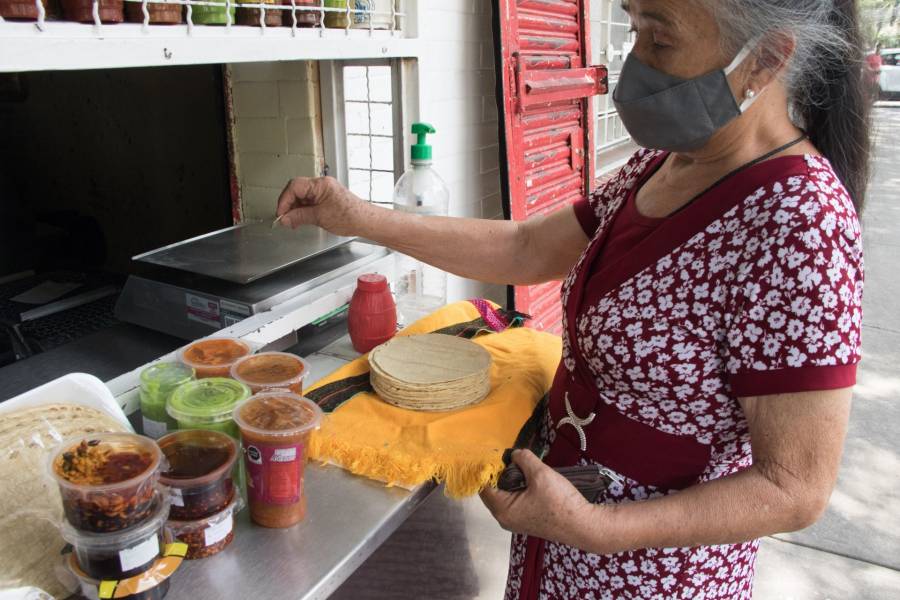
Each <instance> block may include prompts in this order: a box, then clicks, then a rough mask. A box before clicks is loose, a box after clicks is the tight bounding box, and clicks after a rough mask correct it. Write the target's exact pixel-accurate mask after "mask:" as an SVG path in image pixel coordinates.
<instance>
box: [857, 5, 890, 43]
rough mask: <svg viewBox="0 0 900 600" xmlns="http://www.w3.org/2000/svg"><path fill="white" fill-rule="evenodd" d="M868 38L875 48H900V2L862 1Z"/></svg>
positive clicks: (862, 11)
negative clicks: (879, 46)
mask: <svg viewBox="0 0 900 600" xmlns="http://www.w3.org/2000/svg"><path fill="white" fill-rule="evenodd" d="M859 5H860V9H861V13H862V18H863V23H864V26H865V31H866V37H867V38H868V39H869V41H870V43H871V44H872V45H873V46H874V45H875V44H876V43H878V44H881V46H882V47H885V48H887V47H897V46H900V0H860V3H859Z"/></svg>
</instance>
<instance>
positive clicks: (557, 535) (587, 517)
mask: <svg viewBox="0 0 900 600" xmlns="http://www.w3.org/2000/svg"><path fill="white" fill-rule="evenodd" d="M512 459H513V462H515V463H516V464H517V465H518V466H519V468H520V469H522V473H523V474H524V475H525V481H526V482H527V484H528V487H527V488H526V489H525V490H523V491H521V492H514V493H510V492H504V491H501V490H498V489H496V488H485V489H484V490H483V491H482V492H481V500H482V501H483V502H484V504H485V506H487V507H488V510H490V511H491V514H493V515H494V518H495V519H497V522H499V523H500V526H501V527H503V529H506V530H507V531H511V532H513V533H523V534H526V535H529V536H534V537H539V538H543V539H545V540H550V541H554V542H561V543H564V544H567V545H570V546H575V547H581V545H582V544H583V543H584V541H585V537H584V534H585V533H586V530H587V529H592V528H594V527H595V526H596V522H594V521H595V520H596V515H595V514H594V512H595V509H597V506H595V505H593V504H591V503H589V502H588V501H587V500H586V499H585V497H584V496H582V495H581V493H580V492H579V491H578V490H577V489H575V486H573V485H572V484H571V483H570V482H569V480H568V479H566V478H565V477H563V476H562V475H560V474H559V473H557V472H556V471H555V470H553V469H552V468H550V467H548V466H547V465H545V464H544V463H543V462H542V461H541V459H539V458H538V457H537V456H535V455H534V453H533V452H531V451H530V450H516V451H515V452H513V455H512Z"/></svg>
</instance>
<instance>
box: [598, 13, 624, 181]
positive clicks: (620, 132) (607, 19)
mask: <svg viewBox="0 0 900 600" xmlns="http://www.w3.org/2000/svg"><path fill="white" fill-rule="evenodd" d="M592 13H593V23H592V28H591V36H592V37H593V38H594V39H593V40H592V42H593V45H594V48H595V49H596V50H595V52H594V56H595V61H597V62H603V63H604V64H606V65H607V67H608V69H609V89H610V92H611V91H612V90H613V89H614V88H615V85H616V83H618V80H619V74H620V73H621V72H622V65H623V64H624V62H625V58H626V57H627V56H628V53H629V52H631V48H632V47H633V46H634V33H633V32H631V20H630V18H629V17H628V13H626V12H625V11H624V10H622V6H621V3H620V1H619V0H594V2H593V3H592ZM595 115H596V118H597V121H596V128H595V135H594V139H595V145H596V148H595V150H596V152H597V159H598V160H597V167H598V169H604V168H605V167H606V165H607V163H608V162H609V161H608V160H607V158H608V157H609V155H611V154H615V152H614V151H615V150H616V149H618V148H619V147H621V146H624V145H627V144H628V142H630V141H631V137H630V136H629V135H628V132H627V131H626V130H625V126H624V125H623V124H622V120H621V119H620V118H619V116H618V114H617V113H616V109H615V106H614V105H613V102H612V95H611V93H610V94H607V95H604V96H598V97H597V98H596V99H595Z"/></svg>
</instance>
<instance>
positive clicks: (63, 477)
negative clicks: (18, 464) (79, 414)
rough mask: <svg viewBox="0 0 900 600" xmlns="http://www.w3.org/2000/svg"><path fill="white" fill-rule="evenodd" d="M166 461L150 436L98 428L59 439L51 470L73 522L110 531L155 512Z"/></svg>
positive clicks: (81, 527)
mask: <svg viewBox="0 0 900 600" xmlns="http://www.w3.org/2000/svg"><path fill="white" fill-rule="evenodd" d="M161 462H162V452H161V451H160V449H159V446H157V445H156V443H155V442H154V441H153V440H151V439H150V438H146V437H144V436H140V435H135V434H133V433H94V434H88V435H80V436H78V437H75V438H71V439H69V440H66V441H65V442H63V443H62V444H60V445H59V446H58V447H57V448H56V450H55V451H54V452H52V453H51V455H50V462H49V465H48V470H49V472H50V475H51V477H53V479H54V480H55V481H56V483H57V484H58V485H59V492H60V495H61V496H62V503H63V510H64V511H65V515H66V520H67V521H68V522H69V524H70V525H71V526H72V527H73V528H75V529H78V530H80V531H84V532H94V533H109V532H113V531H121V530H123V529H127V528H130V527H133V526H134V525H137V524H138V523H142V522H143V521H145V520H146V519H147V517H148V516H149V515H150V514H151V513H152V512H153V507H154V504H153V502H154V497H155V495H156V482H157V480H158V479H159V470H160V466H161Z"/></svg>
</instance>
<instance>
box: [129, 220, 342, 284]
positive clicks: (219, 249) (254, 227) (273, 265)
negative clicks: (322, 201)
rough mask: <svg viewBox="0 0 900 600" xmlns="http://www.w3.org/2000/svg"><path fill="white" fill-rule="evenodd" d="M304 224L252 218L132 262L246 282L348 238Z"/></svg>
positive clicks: (336, 245) (138, 256)
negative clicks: (274, 223) (292, 225)
mask: <svg viewBox="0 0 900 600" xmlns="http://www.w3.org/2000/svg"><path fill="white" fill-rule="evenodd" d="M352 240H353V238H346V237H340V236H336V235H331V234H330V233H328V232H327V231H325V230H324V229H321V228H319V227H315V226H312V225H304V226H301V227H299V228H298V229H296V230H291V229H289V228H287V227H282V226H276V227H275V228H273V227H272V225H271V223H265V222H253V223H245V224H242V225H237V226H235V227H229V228H227V229H220V230H219V231H213V232H212V233H207V234H205V235H201V236H198V237H195V238H191V239H189V240H184V241H183V242H178V243H176V244H172V245H170V246H165V247H163V248H159V249H157V250H151V251H150V252H145V253H144V254H139V255H137V256H135V257H133V260H136V261H139V262H144V263H150V264H154V265H159V266H163V267H169V268H171V269H178V270H180V271H188V272H190V273H197V274H200V275H206V276H207V277H214V278H216V279H223V280H225V281H231V282H233V283H239V284H247V283H250V282H252V281H256V280H257V279H260V278H262V277H265V276H266V275H270V274H272V273H275V272H276V271H280V270H282V269H284V268H286V267H289V266H291V265H293V264H296V263H298V262H300V261H303V260H306V259H308V258H312V257H314V256H318V255H319V254H322V253H323V252H327V251H328V250H331V249H333V248H336V247H338V246H341V245H343V244H346V243H348V242H350V241H352Z"/></svg>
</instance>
